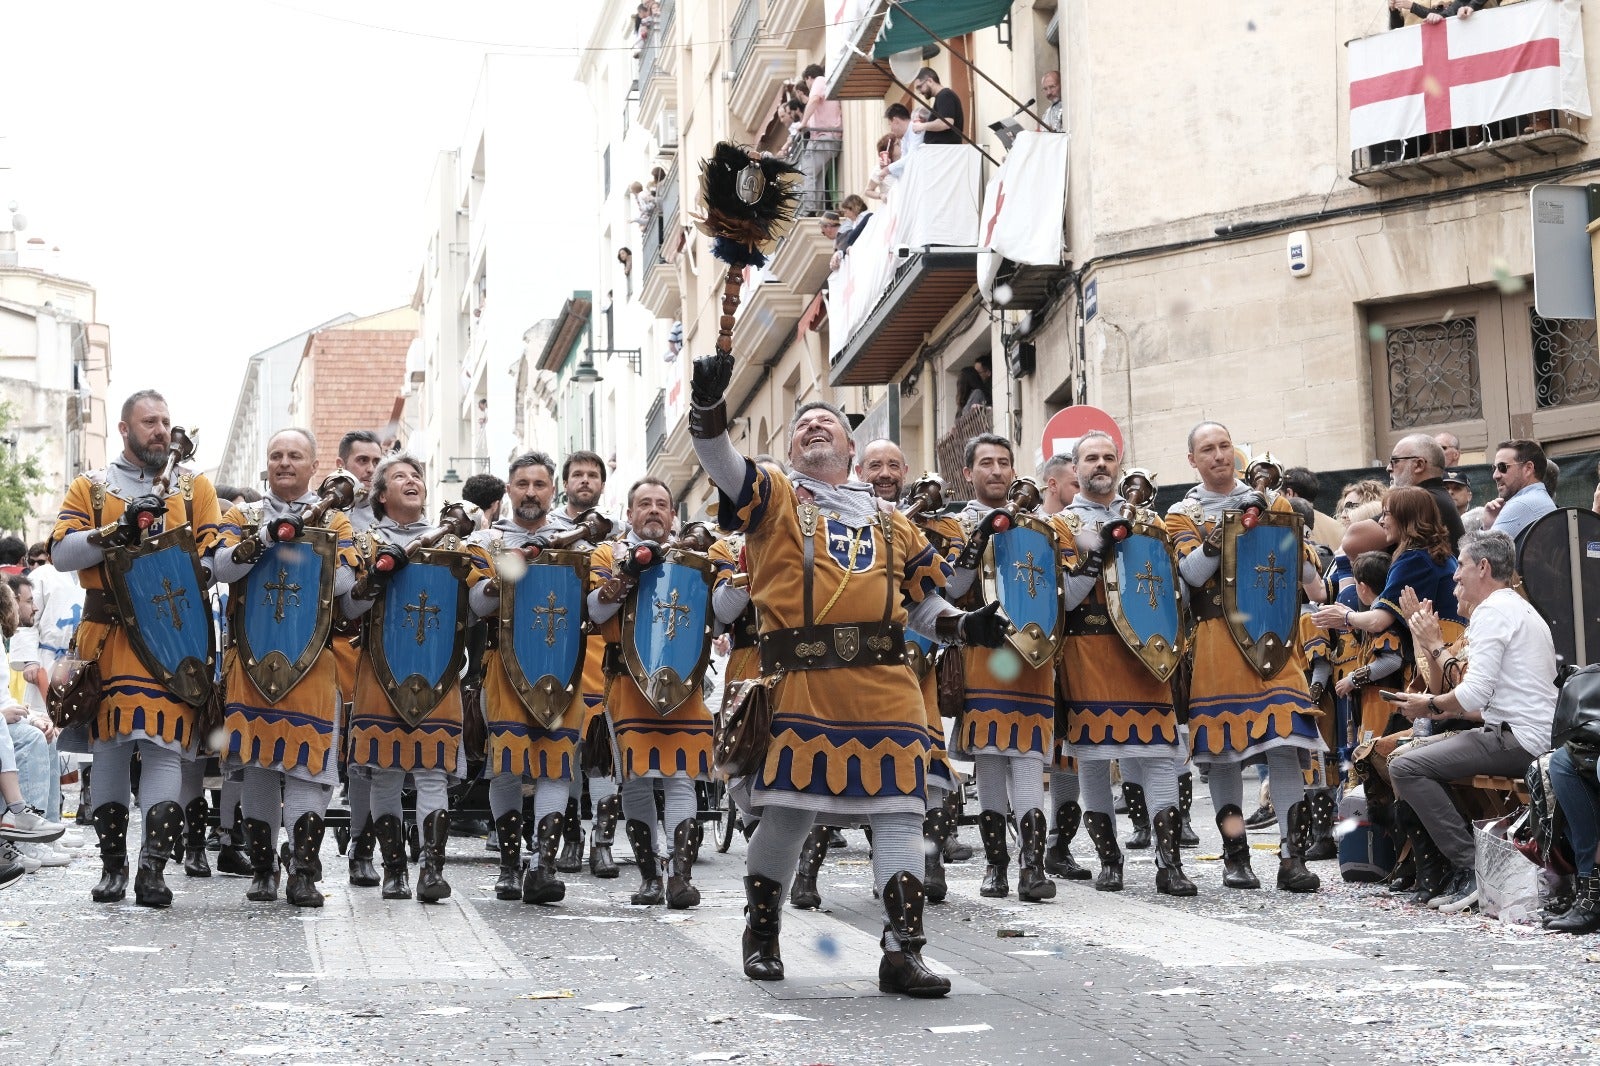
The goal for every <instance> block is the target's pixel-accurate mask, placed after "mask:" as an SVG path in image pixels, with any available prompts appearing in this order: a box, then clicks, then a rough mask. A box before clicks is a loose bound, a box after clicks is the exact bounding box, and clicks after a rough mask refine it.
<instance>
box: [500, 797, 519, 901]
mask: <svg viewBox="0 0 1600 1066" xmlns="http://www.w3.org/2000/svg"><path fill="white" fill-rule="evenodd" d="M494 835H495V840H497V841H498V842H499V844H500V876H499V877H497V878H495V882H494V898H495V899H521V898H522V812H521V811H507V812H506V813H504V814H502V815H501V816H500V817H498V818H496V819H495V820H494Z"/></svg>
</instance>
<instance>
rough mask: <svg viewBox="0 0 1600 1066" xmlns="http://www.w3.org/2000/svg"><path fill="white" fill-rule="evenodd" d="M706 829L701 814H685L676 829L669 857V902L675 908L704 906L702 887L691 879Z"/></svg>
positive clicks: (669, 905)
mask: <svg viewBox="0 0 1600 1066" xmlns="http://www.w3.org/2000/svg"><path fill="white" fill-rule="evenodd" d="M703 839H705V831H704V830H703V829H701V828H700V820H699V819H698V818H685V819H684V820H683V821H681V822H679V823H678V826H677V828H676V829H674V830H673V831H672V856H671V858H670V859H669V860H668V861H667V906H668V907H669V908H670V909H672V910H675V911H682V910H688V909H689V908H690V907H698V906H700V890H699V889H698V888H695V887H694V885H693V884H692V883H691V882H690V877H691V876H692V875H693V873H694V864H695V860H696V859H698V858H699V857H700V842H701V841H702V840H703Z"/></svg>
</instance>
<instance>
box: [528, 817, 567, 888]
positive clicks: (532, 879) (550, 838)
mask: <svg viewBox="0 0 1600 1066" xmlns="http://www.w3.org/2000/svg"><path fill="white" fill-rule="evenodd" d="M566 817H567V816H566V815H565V814H564V813H563V812H561V811H551V812H550V813H549V814H547V815H545V816H544V817H543V818H541V819H539V824H538V826H537V827H536V828H535V829H534V831H533V849H532V851H533V854H532V855H529V856H528V865H527V868H526V869H524V870H523V872H522V902H524V903H560V902H561V901H562V900H564V899H566V898H567V886H566V883H565V882H563V881H562V880H561V878H560V877H558V876H557V873H556V871H557V869H558V867H557V865H556V849H557V848H559V847H560V846H561V830H562V828H563V826H564V825H565V824H566Z"/></svg>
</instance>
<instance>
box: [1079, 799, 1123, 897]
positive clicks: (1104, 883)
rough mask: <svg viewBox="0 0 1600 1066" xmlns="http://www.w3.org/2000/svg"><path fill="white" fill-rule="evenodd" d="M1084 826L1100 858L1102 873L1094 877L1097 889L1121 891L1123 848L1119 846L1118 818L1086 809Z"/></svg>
mask: <svg viewBox="0 0 1600 1066" xmlns="http://www.w3.org/2000/svg"><path fill="white" fill-rule="evenodd" d="M1083 828H1084V832H1086V833H1088V834H1089V840H1090V841H1091V842H1092V843H1093V844H1094V853H1095V855H1096V856H1098V857H1099V859H1100V873H1099V874H1098V875H1097V876H1096V877H1095V879H1094V887H1095V891H1096V892H1121V891H1122V849H1121V848H1119V847H1117V823H1116V819H1115V818H1113V817H1112V816H1111V815H1109V814H1101V813H1100V812H1099V811H1084V812H1083Z"/></svg>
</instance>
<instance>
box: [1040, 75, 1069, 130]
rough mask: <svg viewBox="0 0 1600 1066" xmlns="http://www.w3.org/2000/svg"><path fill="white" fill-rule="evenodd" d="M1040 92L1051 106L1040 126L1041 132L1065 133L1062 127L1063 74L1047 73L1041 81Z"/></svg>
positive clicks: (1045, 112) (1046, 110) (1047, 109)
mask: <svg viewBox="0 0 1600 1066" xmlns="http://www.w3.org/2000/svg"><path fill="white" fill-rule="evenodd" d="M1039 91H1040V92H1042V93H1044V98H1045V99H1046V100H1048V101H1050V106H1049V107H1047V108H1045V109H1044V115H1043V123H1042V124H1041V125H1040V126H1039V132H1041V133H1063V132H1065V129H1066V128H1065V127H1064V126H1063V125H1062V118H1061V72H1060V71H1059V70H1052V71H1047V72H1046V73H1045V76H1044V77H1042V78H1040V79H1039Z"/></svg>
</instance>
